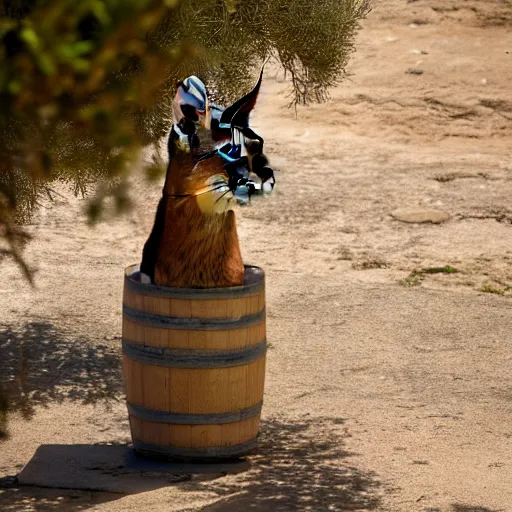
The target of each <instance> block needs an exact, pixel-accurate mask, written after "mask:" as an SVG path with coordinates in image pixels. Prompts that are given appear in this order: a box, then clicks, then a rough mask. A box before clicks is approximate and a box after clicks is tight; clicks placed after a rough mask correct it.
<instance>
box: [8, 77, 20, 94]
mask: <svg viewBox="0 0 512 512" xmlns="http://www.w3.org/2000/svg"><path fill="white" fill-rule="evenodd" d="M21 87H22V84H21V82H19V81H18V80H11V81H10V82H9V85H7V90H8V91H9V92H10V93H11V94H13V95H16V94H18V93H19V92H20V91H21Z"/></svg>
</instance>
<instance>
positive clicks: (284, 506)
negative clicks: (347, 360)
mask: <svg viewBox="0 0 512 512" xmlns="http://www.w3.org/2000/svg"><path fill="white" fill-rule="evenodd" d="M341 423H342V422H341V420H328V419H315V420H313V419H308V420H300V421H297V422H295V421H288V420H284V419H279V420H277V419H276V420H272V421H266V422H264V424H263V426H262V436H261V441H260V447H259V449H258V452H257V454H256V455H254V456H253V457H252V458H251V462H252V469H251V471H249V472H248V473H246V474H245V475H244V477H243V480H242V481H241V482H238V483H233V484H232V485H229V484H225V483H224V482H223V480H217V481H216V482H215V483H213V484H212V485H211V490H214V491H215V492H218V493H219V494H225V495H226V496H224V497H223V498H222V499H221V500H220V501H219V502H217V503H215V504H214V505H211V506H209V507H207V508H205V509H204V510H208V511H217V510H218V511H223V512H225V511H240V510H251V511H269V510H272V511H295V510H304V511H307V510H311V511H315V512H322V511H328V510H338V511H345V510H346V511H349V510H359V511H363V510H375V509H377V508H378V505H379V497H378V495H377V490H378V487H379V484H378V482H377V480H376V478H375V475H373V474H371V473H364V472H363V471H361V470H360V469H358V468H356V467H354V466H352V465H351V464H350V461H349V457H350V455H351V454H350V453H348V452H347V451H345V449H344V440H343V438H344V436H346V433H345V432H344V431H343V427H342V424H341ZM230 494H231V495H232V496H229V495H230Z"/></svg>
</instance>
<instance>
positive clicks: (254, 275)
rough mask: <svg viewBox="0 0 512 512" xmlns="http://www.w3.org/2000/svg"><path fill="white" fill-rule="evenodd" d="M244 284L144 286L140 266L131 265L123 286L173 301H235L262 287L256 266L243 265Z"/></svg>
mask: <svg viewBox="0 0 512 512" xmlns="http://www.w3.org/2000/svg"><path fill="white" fill-rule="evenodd" d="M244 268H245V276H244V284H243V285H240V286H226V287H219V288H178V287H170V286H160V285H156V284H146V283H141V282H140V265H138V264H133V265H130V266H128V267H126V268H125V270H124V281H125V286H126V287H127V288H128V289H129V290H130V291H133V292H134V293H139V294H141V295H149V296H153V297H168V298H174V299H198V300H211V299H236V298H240V297H246V296H249V295H255V294H257V293H259V292H260V291H261V289H262V288H263V286H264V281H265V272H264V271H263V269H261V268H260V267H257V266H256V265H244Z"/></svg>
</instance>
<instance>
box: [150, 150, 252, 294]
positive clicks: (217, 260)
mask: <svg viewBox="0 0 512 512" xmlns="http://www.w3.org/2000/svg"><path fill="white" fill-rule="evenodd" d="M188 156H189V155H187V156H186V157H185V156H184V157H183V158H181V159H179V161H175V163H173V165H172V167H173V169H171V168H170V169H168V173H167V178H166V183H165V192H164V193H166V194H174V195H177V194H180V195H181V194H193V193H194V192H196V191H198V190H200V189H202V188H204V187H205V182H206V180H208V179H209V178H211V177H212V176H214V175H216V174H223V173H224V171H223V169H222V161H221V160H220V158H219V157H212V158H210V159H207V160H204V161H202V162H199V163H198V164H197V165H196V166H195V167H194V168H193V170H191V164H190V161H191V160H188V161H187V160H186V158H188ZM243 281H244V265H243V261H242V255H241V253H240V247H239V243H238V234H237V231H236V221H235V214H234V212H233V211H228V212H226V213H222V214H214V215H205V214H203V213H202V212H201V210H200V209H199V207H198V205H197V201H196V198H195V197H194V196H188V197H172V196H171V197H168V200H167V202H166V207H165V221H164V230H163V235H162V238H161V243H160V247H159V250H158V257H157V262H156V266H155V283H156V284H159V285H162V286H175V287H188V288H215V287H225V286H238V285H241V284H243Z"/></svg>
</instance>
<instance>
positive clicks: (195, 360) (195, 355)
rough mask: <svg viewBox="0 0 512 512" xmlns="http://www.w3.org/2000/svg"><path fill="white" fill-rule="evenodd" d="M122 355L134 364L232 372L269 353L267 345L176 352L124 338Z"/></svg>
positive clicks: (264, 343)
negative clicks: (220, 369)
mask: <svg viewBox="0 0 512 512" xmlns="http://www.w3.org/2000/svg"><path fill="white" fill-rule="evenodd" d="M122 343H123V355H125V356H126V357H127V358H128V359H130V360H131V361H135V362H137V363H141V364H148V365H152V366H162V367H165V368H191V369H197V368H204V369H212V368H230V367H233V366H243V365H247V364H250V363H253V362H255V361H258V360H259V359H261V358H262V357H264V356H265V354H266V352H267V341H266V340H265V339H264V340H262V341H260V342H259V343H256V344H253V345H248V346H245V347H240V348H236V349H229V350H211V349H208V350H206V349H200V350H199V349H196V350H191V349H177V348H165V347H153V346H148V345H142V344H140V343H133V342H131V341H129V340H126V339H124V338H123V340H122Z"/></svg>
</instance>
